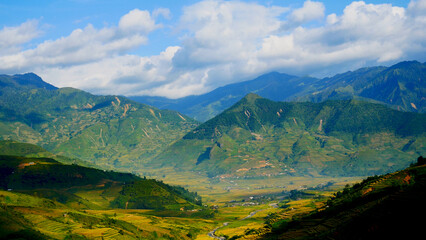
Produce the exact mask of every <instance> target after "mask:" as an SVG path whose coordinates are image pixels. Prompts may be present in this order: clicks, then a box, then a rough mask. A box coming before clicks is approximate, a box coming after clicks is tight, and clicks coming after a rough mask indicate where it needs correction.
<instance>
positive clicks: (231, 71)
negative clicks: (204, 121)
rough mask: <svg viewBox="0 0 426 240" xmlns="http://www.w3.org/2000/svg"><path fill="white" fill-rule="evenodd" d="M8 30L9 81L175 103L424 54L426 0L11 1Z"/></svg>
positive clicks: (4, 62)
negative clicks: (38, 81) (244, 85)
mask: <svg viewBox="0 0 426 240" xmlns="http://www.w3.org/2000/svg"><path fill="white" fill-rule="evenodd" d="M0 23H1V24H0V73H6V74H14V73H23V72H34V73H36V74H38V75H40V76H41V77H42V78H43V79H44V80H45V81H47V82H50V83H52V84H54V85H56V86H59V87H65V86H71V87H76V88H80V89H83V90H87V91H90V92H92V93H96V94H121V95H157V96H165V97H170V98H176V97H183V96H187V95H191V94H200V93H204V92H207V91H210V90H212V89H214V88H216V87H219V86H223V85H225V84H229V83H234V82H238V81H243V80H248V79H251V78H254V77H256V76H258V75H260V74H263V73H267V72H270V71H280V72H285V73H289V74H295V75H312V76H318V77H323V76H330V75H333V74H336V73H340V72H345V71H348V70H354V69H357V68H360V67H365V66H372V65H390V64H393V63H396V62H398V61H402V60H419V61H425V56H426V54H425V53H426V33H425V31H424V29H426V1H425V0H416V1H401V0H395V1H364V2H354V1H331V0H327V1H309V0H308V1H294V0H271V1H216V0H206V1H190V0H184V1H165V0H157V1H108V0H104V1H98V0H69V1H43V0H41V1H29V0H28V1H20V0H14V1H13V0H3V1H0Z"/></svg>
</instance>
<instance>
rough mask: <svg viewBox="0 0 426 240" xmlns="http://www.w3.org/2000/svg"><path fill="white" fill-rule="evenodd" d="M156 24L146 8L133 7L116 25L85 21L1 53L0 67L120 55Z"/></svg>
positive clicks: (23, 68)
mask: <svg viewBox="0 0 426 240" xmlns="http://www.w3.org/2000/svg"><path fill="white" fill-rule="evenodd" d="M21 26H22V25H21ZM159 27H160V25H158V24H155V21H154V20H153V19H152V18H151V16H150V14H149V12H147V11H141V10H138V9H135V10H132V11H130V12H129V13H128V14H126V15H124V16H123V17H122V18H121V19H120V22H119V24H118V27H110V28H102V29H96V28H95V27H93V26H92V25H91V24H89V25H87V26H86V27H85V28H84V29H76V30H74V31H73V32H72V33H71V34H70V35H68V36H66V37H61V38H59V39H56V40H47V41H44V42H43V43H41V44H39V45H38V46H37V47H36V48H34V49H29V50H25V51H21V52H17V53H15V54H4V55H1V56H0V70H2V69H5V70H6V69H13V70H15V71H28V70H31V69H33V68H34V66H40V65H41V66H44V67H57V66H60V67H68V66H73V65H81V64H87V63H91V62H93V61H97V60H101V59H105V58H108V57H114V56H117V55H122V54H125V53H126V52H128V51H129V50H132V49H135V48H137V47H139V46H141V45H142V44H146V43H147V40H148V39H147V37H146V36H147V34H148V33H149V32H151V31H153V30H155V29H157V28H159ZM27 28H28V27H27ZM22 38H23V37H22ZM23 39H25V38H23Z"/></svg>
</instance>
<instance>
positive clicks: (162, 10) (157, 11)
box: [152, 8, 172, 19]
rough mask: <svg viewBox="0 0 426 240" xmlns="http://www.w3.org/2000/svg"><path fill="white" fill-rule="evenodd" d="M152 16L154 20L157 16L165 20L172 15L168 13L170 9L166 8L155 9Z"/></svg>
mask: <svg viewBox="0 0 426 240" xmlns="http://www.w3.org/2000/svg"><path fill="white" fill-rule="evenodd" d="M152 16H153V17H154V18H157V17H159V16H162V17H163V18H165V19H171V18H172V14H171V12H170V9H168V8H157V9H155V10H154V11H153V12H152Z"/></svg>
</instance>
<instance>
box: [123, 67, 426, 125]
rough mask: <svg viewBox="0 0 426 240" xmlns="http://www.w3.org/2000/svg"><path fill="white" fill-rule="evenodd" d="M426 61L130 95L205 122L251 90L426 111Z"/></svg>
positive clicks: (285, 98) (283, 96)
mask: <svg viewBox="0 0 426 240" xmlns="http://www.w3.org/2000/svg"><path fill="white" fill-rule="evenodd" d="M425 79H426V63H420V62H417V61H407V62H400V63H398V64H395V65H393V66H390V67H367V68H361V69H358V70H356V71H349V72H346V73H342V74H338V75H335V76H333V77H327V78H323V79H318V78H313V77H307V76H305V77H297V76H291V75H287V74H283V73H277V72H272V73H268V74H265V75H262V76H259V77H257V78H256V79H253V80H250V81H245V82H240V83H235V84H230V85H227V86H223V87H220V88H217V89H215V90H213V91H211V92H209V93H206V94H202V95H197V96H188V97H184V98H179V99H167V98H163V97H149V96H130V97H129V98H130V99H132V100H135V101H138V102H141V103H146V104H149V105H153V106H156V107H158V108H160V109H172V110H176V111H179V112H181V113H184V114H186V115H188V116H191V117H193V118H194V119H196V120H198V121H202V122H204V121H206V120H208V119H211V118H213V117H214V116H216V115H217V114H219V113H220V112H222V111H224V110H225V109H227V108H229V107H231V106H232V105H233V104H235V103H236V102H238V101H239V100H240V99H241V98H243V97H244V96H245V95H247V94H248V93H256V94H258V95H259V96H262V97H264V98H268V99H270V100H274V101H313V102H321V101H325V100H328V99H335V100H343V99H360V100H364V101H371V102H376V103H382V104H385V105H388V106H391V107H393V108H395V109H398V110H401V111H412V112H425V111H426V98H425V96H426V90H425V89H426V81H425Z"/></svg>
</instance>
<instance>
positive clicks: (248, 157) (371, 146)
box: [150, 94, 426, 179]
mask: <svg viewBox="0 0 426 240" xmlns="http://www.w3.org/2000/svg"><path fill="white" fill-rule="evenodd" d="M424 122H426V116H425V115H424V114H417V113H408V112H399V111H396V110H392V109H390V108H387V107H386V106H383V105H380V104H373V103H368V102H361V101H358V100H340V101H337V100H336V101H326V102H323V103H309V102H305V103H285V102H273V101H270V100H267V99H264V98H261V97H259V96H257V95H255V94H249V95H247V96H246V97H245V98H243V99H242V100H241V101H240V102H238V103H237V104H235V105H234V106H232V107H231V108H229V109H228V110H226V111H224V112H223V113H221V114H219V115H218V116H216V117H215V118H213V119H211V120H209V121H207V122H205V123H203V124H201V125H200V126H198V127H197V128H195V129H194V130H193V131H191V132H189V133H188V134H186V135H185V136H184V137H183V138H182V139H181V140H179V141H177V142H176V143H174V144H173V145H172V146H170V147H169V148H168V149H166V151H164V152H163V153H161V154H160V155H159V156H158V157H156V158H155V159H154V160H153V161H152V162H151V164H150V166H151V167H153V168H155V167H156V168H159V169H161V168H164V167H170V165H172V166H174V167H175V169H177V170H181V171H190V170H192V171H197V172H204V173H205V174H206V175H207V176H209V177H210V178H213V179H214V178H234V179H235V178H237V177H239V178H245V179H250V178H262V177H270V176H280V175H285V176H311V177H318V176H323V175H326V176H368V175H375V174H382V173H386V172H392V171H396V170H398V169H402V168H404V167H406V166H408V165H409V164H410V163H411V161H412V159H413V157H414V156H415V155H417V154H418V153H422V152H424V151H425V150H426V149H425V145H424V144H423V143H424V141H425V137H426V135H425V134H426V126H425V124H424Z"/></svg>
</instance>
